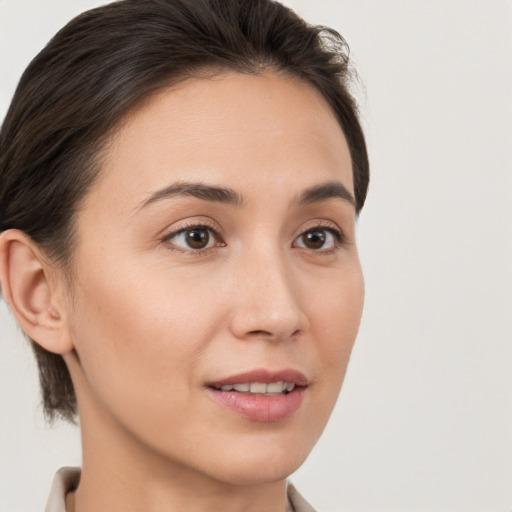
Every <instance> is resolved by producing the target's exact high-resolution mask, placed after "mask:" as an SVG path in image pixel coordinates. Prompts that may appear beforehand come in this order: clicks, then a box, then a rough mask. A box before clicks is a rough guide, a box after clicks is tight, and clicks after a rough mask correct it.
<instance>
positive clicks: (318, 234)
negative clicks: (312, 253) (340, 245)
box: [302, 229, 326, 249]
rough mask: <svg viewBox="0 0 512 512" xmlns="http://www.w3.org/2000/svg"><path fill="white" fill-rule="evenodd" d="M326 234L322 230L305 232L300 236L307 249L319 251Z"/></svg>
mask: <svg viewBox="0 0 512 512" xmlns="http://www.w3.org/2000/svg"><path fill="white" fill-rule="evenodd" d="M325 240H326V233H325V231H324V230H322V229H314V230H311V231H307V232H306V233H304V234H303V235H302V242H303V243H304V245H305V246H306V247H307V248H308V249H321V248H322V247H323V245H324V244H325Z"/></svg>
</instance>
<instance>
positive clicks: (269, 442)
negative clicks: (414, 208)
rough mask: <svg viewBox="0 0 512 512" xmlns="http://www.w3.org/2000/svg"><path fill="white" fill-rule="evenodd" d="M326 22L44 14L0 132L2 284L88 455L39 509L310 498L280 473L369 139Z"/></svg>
mask: <svg viewBox="0 0 512 512" xmlns="http://www.w3.org/2000/svg"><path fill="white" fill-rule="evenodd" d="M349 78H350V73H349V66H348V57H347V55H346V52H345V46H344V43H343V40H342V39H341V37H340V36H339V35H337V34H336V33H335V32H333V31H330V30H326V29H321V28H316V27H311V26H308V25H307V24H305V22H304V21H302V20H301V19H300V18H298V17H297V16H296V15H295V14H294V13H293V12H291V11H289V10H288V9H286V8H285V7H283V6H281V5H280V4H278V3H274V2H272V1H257V2H254V1H252V0H251V1H243V0H222V1H220V0H217V1H214V0H209V1H208V0H198V1H193V2H191V1H184V0H149V1H145V2H139V1H137V0H124V1H121V2H116V3H113V4H110V5H107V6H105V7H101V8H98V9H95V10H92V11H89V12H86V13H84V14H83V15H81V16H79V17H78V18H76V19H75V20H73V21H72V22H70V23H69V24H68V25H67V26H66V27H64V29H62V30H61V31H60V32H59V33H58V34H57V35H56V36H55V38H54V39H52V41H51V42H50V43H49V45H48V46H47V47H46V48H45V49H44V50H43V51H42V52H41V53H40V54H39V55H38V56H37V57H36V58H35V59H34V61H33V62H32V63H31V65H30V66H29V68H28V69H27V71H26V72H25V74H24V75H23V77H22V79H21V81H20V84H19V86H18V89H17V91H16V94H15V96H14V99H13V101H12V104H11V107H10V109H9V111H8V114H7V116H6V119H5V122H4V124H3V126H2V131H1V134H0V232H1V235H0V280H1V283H2V292H3V294H4V298H5V299H6V301H7V302H8V304H9V306H10V308H11V309H12V311H13V313H14V315H15V317H16V319H17V321H18V323H19V324H20V326H21V327H22V329H23V330H24V332H25V333H26V335H27V336H28V337H29V338H30V340H31V341H32V344H33V348H34V351H35V354H36V357H37V360H38V364H39V370H40V380H41V385H42V390H43V400H44V406H45V411H46V413H47V415H48V416H49V417H50V418H54V417H56V416H61V417H64V418H66V419H68V420H73V419H74V418H75V415H76V414H77V413H78V416H79V418H80V426H81V432H82V440H83V465H82V470H81V473H80V472H79V471H77V470H64V471H61V472H60V473H59V474H58V475H57V476H56V480H55V483H54V488H53V489H52V493H51V496H50V501H49V505H48V509H47V510H51V511H59V512H62V511H64V510H66V511H68V512H70V511H77V512H86V511H92V510H110V511H116V510H125V511H126V510H146V511H150V510H153V509H154V510H162V509H165V510H171V511H172V510H180V511H187V510H191V511H202V510H233V511H236V510H247V511H252V510H258V511H260V510H266V511H271V512H272V511H276V512H277V511H280V512H283V511H285V510H287V509H288V510H296V511H308V510H309V511H310V510H312V508H311V507H310V506H309V505H308V504H307V503H306V502H305V501H304V500H303V499H302V498H301V497H300V495H298V493H297V492H296V491H295V490H294V489H293V487H292V486H291V485H290V486H287V483H286V478H287V477H288V475H290V474H291V473H292V472H293V471H294V470H296V469H297V468H298V467H299V466H300V465H301V464H302V462H303V461H304V459H305V458H306V457H307V455H308V453H309V452H310V450H311V449H312V447H313V445H314V444H315V442H316V441H317V439H318V437H319V436H320V434H321V432H322V430H323V428H324V426H325V424H326V422H327V419H328V417H329V415H330V413H331V411H332V408H333V406H334V403H335V401H336V398H337V396H338V393H339V390H340V387H341V383H342V380H343V376H344V373H345V369H346V366H347V363H348V359H349V356H350V352H351V348H352V345H353V343H354V340H355V337H356V333H357V329H358V326H359V321H360V317H361V311H362V304H363V294H364V289H363V278H362V273H361V268H360V265H359V259H358V255H357V248H356V244H355V234H354V228H355V219H356V216H357V214H358V213H359V211H360V209H361V208H362V206H363V204H364V199H365V196H366V190H367V186H368V160H367V154H366V146H365V141H364V136H363V134H362V131H361V128H360V124H359V121H358V118H357V113H356V108H355V105H354V102H353V100H352V98H351V96H350V94H349V92H348V89H347V87H348V80H349Z"/></svg>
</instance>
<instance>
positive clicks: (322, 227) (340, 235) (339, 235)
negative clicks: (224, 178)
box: [160, 222, 347, 255]
mask: <svg viewBox="0 0 512 512" xmlns="http://www.w3.org/2000/svg"><path fill="white" fill-rule="evenodd" d="M204 229H206V230H208V231H210V232H211V233H212V235H213V237H214V238H215V239H217V240H218V239H221V240H222V238H221V235H220V233H219V231H218V230H217V229H215V228H214V227H213V226H211V225H209V224H208V223H206V222H202V223H191V224H188V225H185V226H183V227H182V228H180V229H177V230H176V231H173V232H171V233H168V234H167V235H165V236H164V237H163V238H161V240H160V241H161V242H162V243H166V244H168V247H169V248H170V249H171V250H174V251H178V252H182V253H186V254H193V255H199V254H203V253H205V252H206V251H209V250H210V249H213V248H214V247H224V246H225V245H226V243H225V242H223V241H222V242H221V243H216V244H215V246H214V247H207V248H203V249H192V248H191V249H189V250H187V249H185V248H183V247H177V246H174V245H173V244H169V243H168V242H169V241H170V240H172V239H173V238H174V237H177V236H179V235H180V234H182V233H186V232H187V231H193V230H204ZM315 230H317V231H326V232H328V233H330V234H331V235H333V237H334V240H335V244H334V247H331V248H328V249H321V248H320V249H309V248H307V247H299V248H302V249H306V250H310V251H311V252H314V253H319V254H330V253H332V252H335V251H337V250H339V249H340V248H342V247H343V246H345V245H347V238H346V236H345V233H344V232H343V231H342V230H341V229H339V228H337V227H334V226H332V225H330V224H325V223H318V224H315V225H313V226H311V227H308V228H307V229H305V230H304V231H302V232H301V233H300V234H299V235H298V236H297V237H295V239H294V241H293V246H295V247H296V245H295V244H296V241H297V240H299V239H300V237H302V236H304V235H305V234H307V233H310V232H313V231H315Z"/></svg>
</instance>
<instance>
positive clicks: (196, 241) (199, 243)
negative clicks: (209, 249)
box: [185, 228, 210, 249]
mask: <svg viewBox="0 0 512 512" xmlns="http://www.w3.org/2000/svg"><path fill="white" fill-rule="evenodd" d="M185 240H186V242H187V245H188V246H189V247H190V248H191V249H204V248H205V247H206V246H207V245H208V242H209V241H210V233H209V230H208V229H206V228H194V229H190V230H188V231H186V232H185Z"/></svg>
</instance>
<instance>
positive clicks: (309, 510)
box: [46, 468, 315, 512]
mask: <svg viewBox="0 0 512 512" xmlns="http://www.w3.org/2000/svg"><path fill="white" fill-rule="evenodd" d="M79 481H80V468H61V469H59V470H58V471H57V473H56V475H55V478H54V479H53V484H52V488H51V491H50V496H49V498H48V503H47V504H46V512H66V494H67V493H68V492H70V491H72V490H74V489H76V487H77V486H78V482H79ZM287 492H288V507H287V511H288V512H315V510H314V508H313V507H312V506H311V505H310V504H309V503H308V502H307V501H306V500H305V499H304V498H303V497H302V496H301V495H300V494H299V493H298V492H297V491H296V490H295V487H294V486H293V485H292V484H290V483H289V484H288V488H287Z"/></svg>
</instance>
